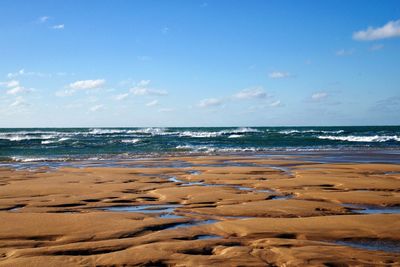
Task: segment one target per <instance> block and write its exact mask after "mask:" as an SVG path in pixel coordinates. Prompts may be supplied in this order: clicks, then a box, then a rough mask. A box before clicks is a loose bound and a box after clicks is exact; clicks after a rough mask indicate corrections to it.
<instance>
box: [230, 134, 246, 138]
mask: <svg viewBox="0 0 400 267" xmlns="http://www.w3.org/2000/svg"><path fill="white" fill-rule="evenodd" d="M240 137H243V135H241V134H231V135H230V136H228V138H240Z"/></svg>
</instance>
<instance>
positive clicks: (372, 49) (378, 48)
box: [369, 44, 385, 51]
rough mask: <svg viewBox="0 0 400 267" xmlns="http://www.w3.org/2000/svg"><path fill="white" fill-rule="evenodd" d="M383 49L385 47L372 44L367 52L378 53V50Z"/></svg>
mask: <svg viewBox="0 0 400 267" xmlns="http://www.w3.org/2000/svg"><path fill="white" fill-rule="evenodd" d="M384 47H385V46H384V45H383V44H374V45H372V46H371V47H370V48H369V50H371V51H378V50H382V49H383V48H384Z"/></svg>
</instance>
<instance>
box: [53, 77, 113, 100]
mask: <svg viewBox="0 0 400 267" xmlns="http://www.w3.org/2000/svg"><path fill="white" fill-rule="evenodd" d="M105 83H106V80H104V79H97V80H81V81H75V82H73V83H70V84H69V85H68V89H65V90H61V91H58V92H56V96H61V97H64V96H70V95H72V94H74V93H75V92H76V91H84V90H93V89H98V88H101V87H102V86H103V85H104V84H105Z"/></svg>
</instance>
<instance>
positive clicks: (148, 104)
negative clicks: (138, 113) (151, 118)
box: [146, 99, 158, 107]
mask: <svg viewBox="0 0 400 267" xmlns="http://www.w3.org/2000/svg"><path fill="white" fill-rule="evenodd" d="M156 105H158V100H157V99H155V100H153V101H150V102H149V103H147V104H146V106H148V107H153V106H156Z"/></svg>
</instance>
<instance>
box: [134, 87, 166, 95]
mask: <svg viewBox="0 0 400 267" xmlns="http://www.w3.org/2000/svg"><path fill="white" fill-rule="evenodd" d="M131 92H132V93H133V94H134V95H166V94H167V91H164V90H156V89H151V88H132V89H131Z"/></svg>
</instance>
